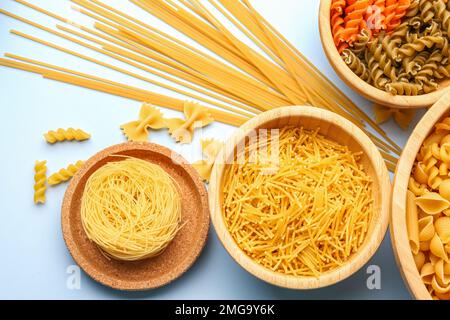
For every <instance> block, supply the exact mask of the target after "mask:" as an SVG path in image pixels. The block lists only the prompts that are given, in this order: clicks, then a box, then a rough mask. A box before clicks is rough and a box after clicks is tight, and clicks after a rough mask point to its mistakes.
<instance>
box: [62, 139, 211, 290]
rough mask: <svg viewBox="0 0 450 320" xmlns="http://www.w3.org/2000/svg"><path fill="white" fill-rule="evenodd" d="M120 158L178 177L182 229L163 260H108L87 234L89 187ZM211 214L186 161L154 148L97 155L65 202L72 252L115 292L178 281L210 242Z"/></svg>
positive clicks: (129, 146)
mask: <svg viewBox="0 0 450 320" xmlns="http://www.w3.org/2000/svg"><path fill="white" fill-rule="evenodd" d="M121 156H131V157H136V158H140V159H143V160H146V161H149V162H151V163H155V164H158V165H159V166H161V167H162V168H163V169H164V170H165V171H166V172H167V173H168V174H170V175H171V176H172V177H173V178H174V180H175V181H176V184H177V187H178V189H179V191H180V195H181V196H182V222H183V223H184V225H183V228H181V229H180V231H179V232H178V233H177V235H176V236H175V238H174V239H173V241H172V242H171V243H170V244H169V246H168V247H167V249H166V250H165V251H164V252H163V253H162V254H161V255H159V256H156V257H153V258H148V259H144V260H140V261H118V260H114V259H108V258H106V257H105V256H104V255H103V254H102V253H101V252H100V250H99V249H98V248H97V246H96V245H95V244H94V243H93V242H91V241H90V240H89V239H88V238H87V236H86V234H85V232H84V229H83V226H82V222H81V215H80V207H81V199H82V194H83V191H84V188H85V185H86V182H87V180H88V179H89V177H90V176H91V175H92V174H93V173H94V172H95V171H96V170H97V169H98V168H100V167H101V166H103V165H105V164H106V163H108V162H110V161H121V160H123V159H125V158H124V157H121ZM208 213H209V211H208V204H207V198H206V190H205V188H204V185H203V184H202V183H201V182H200V179H199V178H198V176H197V175H196V173H195V171H194V169H192V168H191V167H190V166H189V165H188V164H187V163H186V161H185V160H184V159H183V158H181V156H179V155H177V154H175V153H172V152H171V151H170V150H169V149H166V148H164V147H161V146H158V145H154V144H139V143H125V144H122V145H117V146H114V147H111V148H108V149H106V150H104V151H102V152H100V153H98V154H96V155H95V156H94V157H92V158H91V159H89V160H88V161H87V163H86V164H85V166H84V167H83V169H82V170H81V171H80V172H79V174H77V175H76V177H74V179H73V180H72V182H71V184H70V186H69V188H68V189H67V191H66V195H65V199H64V203H63V210H62V227H63V234H64V239H65V241H66V244H67V246H68V248H69V251H70V253H71V254H72V256H73V258H74V259H75V260H76V262H77V263H78V264H79V265H80V267H82V268H83V269H84V270H85V271H86V273H88V274H89V275H90V276H91V277H93V278H94V279H95V280H97V281H100V282H102V283H103V284H105V285H108V286H110V287H113V288H117V289H125V290H141V289H149V288H154V287H158V286H161V285H163V284H165V283H167V282H169V281H171V280H173V279H175V278H176V277H178V276H179V275H180V274H182V273H183V272H184V271H185V270H186V269H187V268H188V267H189V266H190V265H191V264H192V263H193V261H194V260H195V259H196V258H197V256H198V255H199V253H200V251H201V249H202V248H203V245H204V243H205V240H206V236H207V232H208V227H209V214H208Z"/></svg>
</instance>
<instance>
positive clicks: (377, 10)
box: [366, 0, 386, 33]
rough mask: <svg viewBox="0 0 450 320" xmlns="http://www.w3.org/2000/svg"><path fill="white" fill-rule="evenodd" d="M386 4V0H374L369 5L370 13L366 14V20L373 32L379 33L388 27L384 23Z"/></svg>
mask: <svg viewBox="0 0 450 320" xmlns="http://www.w3.org/2000/svg"><path fill="white" fill-rule="evenodd" d="M385 4H386V0H374V1H373V3H372V5H371V6H370V7H369V10H368V14H367V15H366V21H367V24H368V25H369V28H370V29H371V30H372V32H373V33H377V32H379V31H380V30H382V29H385V28H386V26H385V24H384V19H385V16H384V9H385V8H386V5H385Z"/></svg>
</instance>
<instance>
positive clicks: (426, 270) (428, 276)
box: [420, 262, 435, 284]
mask: <svg viewBox="0 0 450 320" xmlns="http://www.w3.org/2000/svg"><path fill="white" fill-rule="evenodd" d="M434 273H435V272H434V267H433V265H432V264H431V263H429V262H428V263H425V264H424V265H423V267H422V269H420V277H421V278H422V281H423V283H425V284H431V281H432V280H433V277H434Z"/></svg>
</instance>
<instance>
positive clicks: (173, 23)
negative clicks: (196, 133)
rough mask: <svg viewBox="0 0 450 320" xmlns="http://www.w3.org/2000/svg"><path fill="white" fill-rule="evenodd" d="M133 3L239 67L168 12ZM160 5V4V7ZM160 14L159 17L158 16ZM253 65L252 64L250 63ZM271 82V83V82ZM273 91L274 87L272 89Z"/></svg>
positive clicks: (283, 75)
mask: <svg viewBox="0 0 450 320" xmlns="http://www.w3.org/2000/svg"><path fill="white" fill-rule="evenodd" d="M130 1H131V2H133V3H135V4H136V5H138V6H140V7H141V8H142V9H144V10H145V11H147V12H148V13H150V14H152V15H156V16H157V17H159V18H160V19H161V20H163V21H164V22H166V23H167V24H169V25H171V26H172V27H174V28H176V29H177V30H179V31H180V32H183V33H184V34H185V35H187V36H188V37H190V38H191V39H193V40H195V41H196V42H197V43H200V44H201V45H203V46H205V47H206V48H208V49H209V50H211V51H213V52H214V53H216V54H217V55H219V56H221V57H222V58H224V59H225V60H227V61H229V62H230V63H232V64H233V65H236V66H237V63H236V62H235V61H234V60H233V59H230V58H229V57H228V56H227V52H226V51H225V50H219V51H218V50H215V49H214V47H210V46H208V43H203V42H202V39H201V38H199V37H197V36H196V33H195V34H192V32H190V30H191V29H186V28H184V27H183V26H182V25H179V24H178V23H177V22H176V21H174V19H173V17H172V16H170V15H169V16H168V15H167V13H166V12H161V10H157V11H155V10H152V9H155V8H154V7H152V6H150V4H149V3H147V2H143V1H136V0H130ZM152 4H153V5H157V4H156V3H152ZM159 5H160V4H158V6H159ZM158 14H159V15H158ZM195 30H196V31H197V32H201V30H200V29H195ZM249 63H251V62H249ZM258 74H259V75H261V73H258ZM280 76H281V77H283V79H284V81H285V82H286V83H287V84H289V85H290V84H292V79H290V78H289V77H288V76H287V75H286V74H283V73H281V74H280ZM269 82H270V81H269ZM265 83H266V84H267V85H269V86H270V85H271V83H267V82H265ZM272 89H273V87H272Z"/></svg>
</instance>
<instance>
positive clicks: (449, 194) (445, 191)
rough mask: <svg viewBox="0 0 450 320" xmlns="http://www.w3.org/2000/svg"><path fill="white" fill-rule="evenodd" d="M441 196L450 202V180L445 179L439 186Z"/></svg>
mask: <svg viewBox="0 0 450 320" xmlns="http://www.w3.org/2000/svg"><path fill="white" fill-rule="evenodd" d="M447 167H448V165H447ZM439 194H440V195H441V196H442V197H443V198H445V199H446V200H449V201H450V179H445V180H443V181H442V182H441V184H440V185H439Z"/></svg>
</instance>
